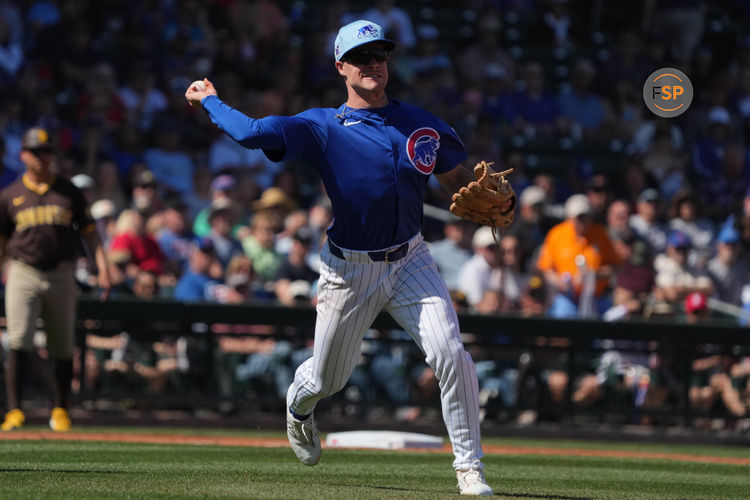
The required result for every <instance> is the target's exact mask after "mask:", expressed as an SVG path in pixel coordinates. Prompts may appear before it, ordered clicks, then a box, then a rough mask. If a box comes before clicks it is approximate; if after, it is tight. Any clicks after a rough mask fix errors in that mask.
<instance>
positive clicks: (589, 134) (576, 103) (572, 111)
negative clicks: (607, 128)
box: [559, 59, 606, 139]
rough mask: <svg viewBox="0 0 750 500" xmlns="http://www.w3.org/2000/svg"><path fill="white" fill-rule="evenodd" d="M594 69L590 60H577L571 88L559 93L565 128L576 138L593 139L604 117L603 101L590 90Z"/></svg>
mask: <svg viewBox="0 0 750 500" xmlns="http://www.w3.org/2000/svg"><path fill="white" fill-rule="evenodd" d="M595 78H596V70H595V69H594V65H593V64H592V63H591V61H588V60H586V59H581V60H579V61H578V62H577V63H576V64H575V66H574V67H573V72H572V74H571V89H570V90H569V91H568V92H564V93H563V94H562V95H560V98H559V105H560V114H561V115H562V116H563V117H565V118H567V120H568V121H569V123H567V124H566V129H567V130H569V132H570V133H571V135H572V136H573V137H574V138H577V139H594V138H597V137H598V136H599V135H600V134H599V131H600V126H601V125H602V123H603V122H604V120H605V118H606V114H605V107H604V101H603V100H602V98H601V97H600V96H598V95H597V94H595V93H594V92H593V91H592V85H593V83H594V79H595Z"/></svg>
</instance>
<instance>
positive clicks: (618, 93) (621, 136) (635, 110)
mask: <svg viewBox="0 0 750 500" xmlns="http://www.w3.org/2000/svg"><path fill="white" fill-rule="evenodd" d="M640 90H641V89H640V88H637V87H636V85H635V84H634V83H633V82H632V81H631V80H619V81H617V82H615V83H614V88H613V93H614V95H613V96H612V97H611V103H610V104H611V106H612V112H611V114H612V117H611V118H612V119H611V120H609V121H607V122H606V124H605V126H606V129H607V130H609V132H607V135H609V136H610V137H612V138H614V139H617V140H620V141H630V139H631V138H632V137H633V135H634V134H635V131H636V130H637V129H638V127H639V126H640V125H641V124H642V123H643V95H642V94H641V92H640Z"/></svg>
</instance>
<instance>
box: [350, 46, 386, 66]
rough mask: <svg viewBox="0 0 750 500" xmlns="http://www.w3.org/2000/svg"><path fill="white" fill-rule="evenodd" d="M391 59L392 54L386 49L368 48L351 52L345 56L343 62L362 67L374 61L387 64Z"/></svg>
mask: <svg viewBox="0 0 750 500" xmlns="http://www.w3.org/2000/svg"><path fill="white" fill-rule="evenodd" d="M390 57H391V55H390V52H388V51H387V50H385V49H378V48H367V49H360V50H356V49H355V50H350V51H349V52H347V53H346V54H344V57H342V58H341V60H342V61H346V62H348V63H350V64H358V65H361V64H368V63H369V62H370V61H371V60H372V59H375V60H376V61H377V62H385V61H387V60H388V59H390Z"/></svg>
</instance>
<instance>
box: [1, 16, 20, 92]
mask: <svg viewBox="0 0 750 500" xmlns="http://www.w3.org/2000/svg"><path fill="white" fill-rule="evenodd" d="M3 14H4V13H3ZM8 22H9V19H8V18H6V17H5V16H4V15H0V81H2V82H4V83H6V84H7V83H10V82H12V81H13V80H15V76H16V73H17V72H18V70H19V69H20V68H21V65H22V64H23V61H24V53H23V47H22V46H21V41H20V40H14V39H13V31H12V29H11V27H10V25H9V24H8Z"/></svg>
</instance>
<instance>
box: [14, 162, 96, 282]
mask: <svg viewBox="0 0 750 500" xmlns="http://www.w3.org/2000/svg"><path fill="white" fill-rule="evenodd" d="M95 229H96V226H95V224H94V221H93V220H92V219H91V216H90V215H89V214H88V210H87V207H86V200H85V199H84V197H83V193H81V191H80V190H79V189H78V188H77V187H75V186H74V185H73V184H72V183H71V182H70V181H67V180H65V179H61V178H53V180H52V181H51V182H50V184H47V185H43V186H41V187H37V186H34V185H33V184H31V183H30V182H28V181H27V179H26V176H22V177H21V178H20V179H19V180H17V181H15V182H14V183H13V184H11V185H10V186H8V187H7V188H5V189H3V190H2V192H0V237H2V238H5V239H6V240H7V241H8V245H7V247H6V254H7V255H8V257H9V258H11V259H16V260H20V261H22V262H24V263H26V264H28V265H30V266H33V267H36V268H37V269H41V270H47V269H52V268H54V267H56V266H57V264H59V263H60V262H62V261H71V260H73V259H74V258H75V256H76V252H77V248H78V247H79V245H78V236H77V233H78V232H80V233H81V234H87V233H88V232H90V231H94V230H95Z"/></svg>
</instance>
